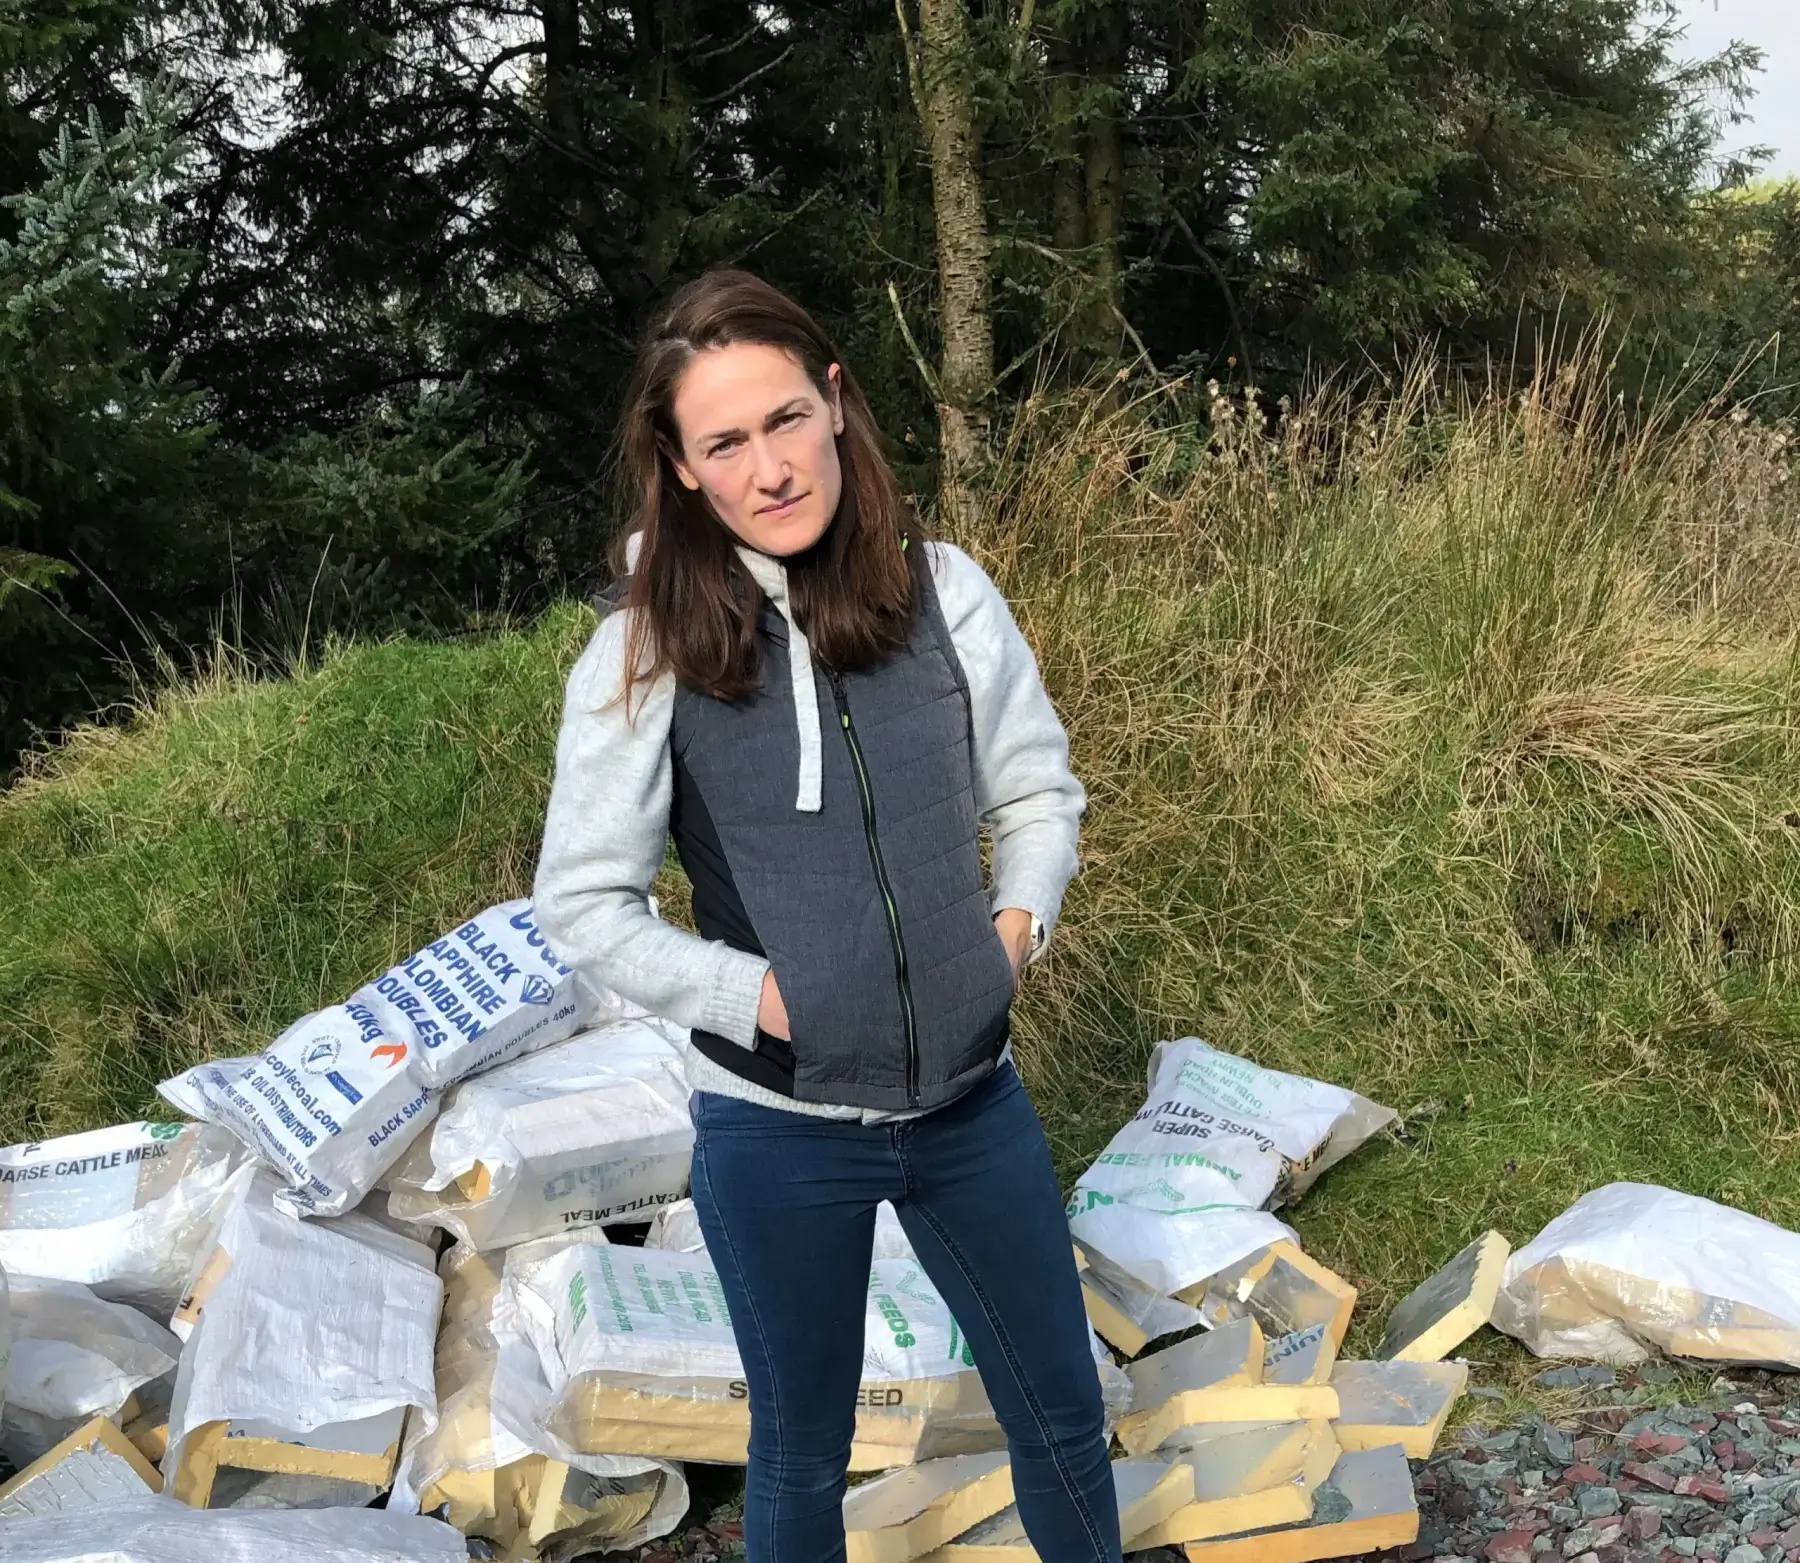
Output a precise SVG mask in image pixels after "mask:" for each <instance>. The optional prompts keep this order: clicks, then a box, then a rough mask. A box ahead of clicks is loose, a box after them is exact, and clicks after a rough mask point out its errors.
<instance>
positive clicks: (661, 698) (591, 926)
mask: <svg viewBox="0 0 1800 1563" xmlns="http://www.w3.org/2000/svg"><path fill="white" fill-rule="evenodd" d="M629 612H630V610H628V609H626V610H621V611H619V612H616V613H613V614H611V615H610V616H609V617H608V618H607V619H606V620H605V621H604V622H602V624H601V625H600V628H599V630H598V631H597V632H596V633H595V635H594V638H593V639H592V640H591V641H589V642H588V646H587V649H586V650H585V651H584V652H583V653H582V654H581V657H580V659H579V660H578V661H577V662H576V664H575V667H574V670H573V671H572V672H571V673H570V675H569V683H568V690H567V693H566V695H565V698H564V704H563V719H562V730H561V732H560V733H559V734H558V736H557V740H556V779H555V781H554V782H553V783H552V785H551V788H550V803H549V807H548V809H547V810H546V813H545V817H544V846H543V852H542V854H541V855H540V857H539V859H538V871H537V883H536V886H535V888H534V891H533V903H534V905H535V907H536V912H537V919H538V923H539V926H541V927H542V928H543V930H544V933H545V934H546V935H547V936H548V938H549V940H550V943H551V946H552V947H553V948H554V949H555V950H556V953H557V954H558V955H560V956H561V957H562V959H563V960H565V961H566V962H568V963H569V964H570V965H571V966H573V967H574V968H575V970H576V971H578V972H579V973H581V975H582V976H583V977H585V978H587V979H588V980H589V981H590V982H592V983H597V984H599V985H601V986H602V987H607V988H611V989H612V990H613V991H614V992H616V993H619V994H622V995H623V996H624V997H625V998H627V999H630V1000H632V1001H633V1002H634V1003H637V1004H641V1005H643V1007H644V1008H645V1009H647V1010H649V1011H650V1012H651V1013H652V1014H656V1015H662V1016H666V1017H667V1018H668V1019H670V1020H673V1021H675V1022H676V1023H677V1024H678V1025H683V1026H698V1027H700V1028H701V1029H703V1030H706V1031H713V1032H716V1033H718V1034H719V1035H720V1036H723V1037H729V1038H730V1039H731V1040H732V1041H733V1042H737V1043H740V1044H742V1045H743V1046H745V1047H748V1046H751V1045H752V1044H753V1043H754V1041H755V1037H756V1010H757V1005H758V1003H759V1002H760V1000H761V997H762V980H763V973H764V972H765V971H767V970H768V962H767V961H765V960H763V959H762V957H760V956H755V955H746V954H744V953H743V952H742V951H741V950H734V949H732V948H731V947H730V946H729V945H725V944H721V943H718V942H717V941H715V940H708V939H702V938H700V937H699V935H697V934H692V933H688V932H686V931H685V930H683V929H680V928H677V927H675V926H674V925H673V924H671V923H666V922H664V921H663V920H662V919H661V918H660V917H658V916H657V915H656V914H655V913H654V912H652V911H651V910H650V885H651V881H652V880H653V879H654V878H655V877H656V871H657V869H658V868H660V867H661V866H662V861H663V856H664V854H665V852H666V851H667V850H668V841H669V803H670V797H671V792H672V787H673V774H672V769H673V768H672V763H671V761H670V758H669V722H670V718H671V716H672V715H673V712H674V709H675V681H674V679H673V678H672V677H669V676H667V675H665V676H664V677H662V678H659V679H657V680H656V681H655V682H654V683H652V684H650V685H648V686H642V685H640V686H639V688H638V690H637V692H636V693H635V694H634V695H633V697H632V710H631V713H630V715H629V716H627V714H626V710H625V702H624V701H623V700H621V699H619V698H618V694H619V690H620V689H621V687H622V685H623V673H624V667H625V634H626V628H627V625H628V623H629Z"/></svg>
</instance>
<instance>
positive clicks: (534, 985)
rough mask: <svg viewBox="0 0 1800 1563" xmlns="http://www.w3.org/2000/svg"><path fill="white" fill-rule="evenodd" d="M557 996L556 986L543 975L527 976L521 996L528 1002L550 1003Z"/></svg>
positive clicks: (520, 991)
mask: <svg viewBox="0 0 1800 1563" xmlns="http://www.w3.org/2000/svg"><path fill="white" fill-rule="evenodd" d="M555 996H556V988H555V987H554V985H552V984H551V983H550V982H548V981H546V980H545V979H544V978H542V977H527V978H526V979H525V985H524V987H522V988H521V989H520V990H519V997H520V998H521V999H523V1000H524V1001H525V1002H526V1003H527V1004H548V1003H549V1002H550V1000H551V999H553V998H554V997H555Z"/></svg>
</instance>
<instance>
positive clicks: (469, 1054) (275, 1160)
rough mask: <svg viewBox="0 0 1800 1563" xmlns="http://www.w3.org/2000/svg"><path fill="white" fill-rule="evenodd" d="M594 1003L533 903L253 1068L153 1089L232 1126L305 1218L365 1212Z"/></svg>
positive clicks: (288, 1033) (366, 995)
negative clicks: (440, 1135)
mask: <svg viewBox="0 0 1800 1563" xmlns="http://www.w3.org/2000/svg"><path fill="white" fill-rule="evenodd" d="M618 1003H619V1001H617V1000H614V999H612V998H611V997H610V996H596V995H593V994H591V993H590V992H589V990H587V989H585V988H583V987H582V986H581V985H580V983H579V981H578V979H577V978H576V977H575V976H574V974H573V973H572V972H570V970H569V969H568V968H567V967H566V966H564V965H563V964H562V963H561V962H560V961H559V960H557V958H556V957H555V955H553V954H552V953H551V951H550V948H549V946H548V945H547V944H546V943H545V942H544V937H543V935H542V934H541V933H540V932H539V931H538V928H537V924H536V922H535V921H534V920H533V918H532V915H531V906H530V903H529V902H526V901H508V902H505V903H503V904H502V905H500V906H495V907H490V908H489V909H488V910H487V911H485V912H482V913H481V914H480V915H478V916H476V917H472V918H470V919H469V920H468V921H467V922H466V923H464V924H462V925H461V926H460V927H458V928H456V929H455V930H453V931H452V932H450V933H447V934H445V935H444V936H443V937H442V938H441V939H438V940H435V941H434V942H433V943H431V944H430V945H427V946H426V947H425V948H424V949H423V950H420V951H418V952H416V953H415V954H413V955H412V956H410V957H408V958H407V959H406V960H405V961H402V962H401V963H400V964H399V965H398V966H395V967H392V968H391V969H390V970H388V971H386V972H384V973H383V974H382V975H381V976H379V977H377V978H376V979H375V980H374V981H373V982H369V983H365V984H364V985H363V986H362V987H360V988H358V989H357V990H356V992H354V993H353V994H351V995H350V997H349V998H348V999H346V1000H345V1001H344V1002H343V1003H341V1004H334V1005H332V1006H331V1007H329V1008H328V1009H323V1010H320V1011H318V1012H317V1013H316V1014H312V1015H307V1016H304V1017H302V1018H301V1019H300V1020H297V1021H295V1022H294V1024H293V1025H291V1026H289V1027H288V1028H287V1029H286V1030H285V1031H283V1032H282V1033H281V1035H280V1036H278V1037H276V1038H275V1040H274V1041H273V1042H271V1043H270V1044H269V1045H268V1047H267V1048H265V1049H264V1050H263V1052H262V1053H260V1054H259V1055H257V1056H256V1057H254V1058H231V1059H215V1060H213V1061H212V1062H210V1063H206V1064H201V1065H198V1066H196V1067H195V1068H193V1069H190V1070H187V1071H186V1072H185V1073H183V1074H179V1075H176V1076H175V1077H174V1078H173V1079H170V1080H165V1081H163V1082H162V1083H161V1084H160V1085H159V1086H158V1087H157V1090H158V1091H159V1092H161V1094H162V1095H163V1097H164V1098H165V1099H166V1100H168V1101H169V1102H171V1103H173V1104H174V1105H175V1106H176V1107H178V1108H180V1109H181V1110H182V1111H183V1112H185V1113H187V1114H189V1115H190V1116H191V1117H195V1118H200V1119H203V1120H204V1121H206V1122H208V1123H218V1124H223V1125H224V1126H225V1127H227V1128H229V1129H230V1130H232V1132H233V1133H235V1134H236V1135H237V1136H238V1137H239V1138H240V1139H242V1140H243V1142H244V1143H245V1144H246V1145H248V1146H249V1147H250V1148H251V1149H252V1150H254V1151H255V1152H256V1153H257V1154H258V1155H260V1156H261V1157H262V1158H263V1159H264V1160H265V1161H266V1162H267V1163H268V1164H269V1165H270V1166H271V1167H273V1168H274V1169H275V1170H276V1171H277V1172H279V1173H280V1174H281V1176H282V1177H283V1179H284V1180H285V1181H286V1183H287V1185H288V1186H287V1188H285V1189H284V1190H283V1191H282V1192H281V1193H280V1195H278V1196H277V1197H278V1200H279V1202H280V1203H281V1205H282V1206H283V1207H284V1208H286V1209H289V1210H292V1211H294V1212H295V1213H297V1214H302V1215H327V1216H330V1215H341V1214H342V1213H343V1212H345V1211H347V1210H350V1209H353V1208H354V1207H355V1206H356V1205H357V1204H359V1203H360V1202H361V1201H362V1198H363V1196H364V1195H365V1194H367V1193H368V1192H369V1190H370V1189H372V1188H373V1187H374V1186H375V1184H376V1182H377V1181H378V1180H379V1179H380V1178H381V1177H382V1175H383V1174H384V1173H385V1172H386V1171H387V1170H388V1169H389V1168H390V1167H391V1166H393V1165H394V1163H395V1162H396V1161H398V1160H399V1158H400V1156H401V1155H402V1153H403V1152H404V1151H405V1150H406V1148H407V1147H408V1146H409V1145H410V1144H411V1143H412V1142H413V1140H414V1139H416V1138H417V1137H418V1135H419V1134H420V1133H421V1132H422V1131H423V1130H424V1128H425V1127H426V1125H427V1124H429V1123H430V1122H431V1120H432V1118H433V1117H434V1116H435V1115H436V1113H437V1110H438V1105H439V1097H440V1095H441V1094H442V1092H443V1090H444V1088H445V1087H446V1086H448V1085H449V1084H451V1083H452V1082H453V1081H456V1080H459V1079H462V1078H464V1077H465V1076H467V1075H471V1074H473V1073H475V1072H476V1071H478V1070H481V1069H486V1068H491V1067H493V1066H494V1065H496V1064H500V1063H504V1062H505V1061H506V1060H507V1059H509V1058H515V1057H518V1056H519V1055H520V1054H522V1053H524V1052H526V1051H528V1050H530V1049H532V1048H537V1047H544V1046H547V1045H549V1044H550V1043H552V1042H558V1041H561V1040H562V1039H563V1038H564V1037H567V1036H569V1035H571V1034H572V1033H573V1032H574V1031H575V1030H576V1029H577V1028H578V1027H579V1026H580V1025H581V1024H582V1021H583V1019H584V1018H586V1017H591V1016H593V1015H594V1013H595V1011H596V1010H599V1011H600V1012H602V1013H604V1014H606V1015H607V1016H608V1017H609V1018H610V1015H611V1013H612V1009H611V1008H608V1006H613V1007H614V1008H616V1007H617V1006H618Z"/></svg>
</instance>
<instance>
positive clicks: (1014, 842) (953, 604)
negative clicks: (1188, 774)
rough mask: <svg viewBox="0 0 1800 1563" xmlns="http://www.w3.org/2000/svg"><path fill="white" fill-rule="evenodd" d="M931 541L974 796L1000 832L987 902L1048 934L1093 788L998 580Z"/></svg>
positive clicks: (1070, 869) (988, 821)
mask: <svg viewBox="0 0 1800 1563" xmlns="http://www.w3.org/2000/svg"><path fill="white" fill-rule="evenodd" d="M926 546H927V548H928V549H929V558H930V560H931V567H932V580H933V582H934V583H935V585H936V586H937V592H938V602H939V604H940V606H941V607H942V608H943V611H944V618H945V620H946V622H947V623H948V624H949V626H950V640H951V643H952V645H954V646H955V648H956V655H957V658H958V660H959V661H960V662H961V663H962V667H963V677H964V678H965V679H966V680H967V681H968V685H969V706H970V714H971V717H972V719H973V725H974V737H975V801H976V806H977V808H979V809H980V811H981V820H982V823H983V824H984V825H986V826H987V827H988V828H989V830H990V831H991V832H992V834H993V838H994V868H993V886H992V893H991V898H990V904H991V905H992V907H993V908H994V910H995V911H999V910H1000V909H1001V908H1002V907H1008V906H1013V907H1018V908H1019V909H1020V910H1021V911H1026V912H1029V913H1031V915H1032V916H1033V917H1035V918H1036V919H1037V920H1038V922H1039V924H1040V925H1041V927H1042V928H1043V929H1044V931H1045V932H1046V933H1048V931H1049V930H1050V928H1051V927H1052V926H1053V925H1054V924H1055V922H1056V915H1057V912H1058V911H1059V910H1060V908H1061V906H1062V898H1063V891H1064V889H1065V888H1066V887H1067V885H1068V883H1069V880H1070V879H1071V878H1073V877H1074V874H1075V869H1076V867H1077V859H1076V855H1075V843H1076V838H1077V836H1078V834H1079V832H1080V828H1081V816H1082V813H1083V811H1084V810H1085V809H1086V807H1087V795H1086V793H1085V792H1083V791H1082V787H1081V783H1080V782H1078V781H1077V780H1076V779H1075V777H1074V775H1073V774H1072V773H1071V772H1070V770H1069V739H1068V735H1067V734H1066V733H1065V732H1064V731H1063V726H1062V723H1061V721H1060V720H1058V718H1057V715H1056V708H1055V707H1054V706H1052V705H1051V704H1050V696H1049V695H1048V694H1047V693H1045V690H1044V684H1043V680H1042V679H1041V678H1039V677H1038V669H1037V659H1036V658H1035V657H1033V656H1032V654H1031V647H1030V646H1029V645H1027V644H1026V642H1025V637H1024V636H1023V635H1022V634H1020V633H1019V626H1018V625H1017V624H1016V623H1014V622H1013V616H1012V612H1011V610H1010V609H1009V608H1008V607H1007V605H1006V599H1005V598H1004V597H1002V596H1001V595H1000V591H999V588H998V587H996V586H995V585H994V583H993V582H992V581H990V580H989V579H988V577H987V574H986V572H985V571H983V570H982V568H981V566H980V565H978V564H977V563H976V562H975V561H974V560H973V559H971V558H970V557H969V556H968V555H967V554H966V553H964V552H963V551H962V550H961V549H960V548H955V547H952V546H951V545H950V544H948V543H929V544H927V545H926Z"/></svg>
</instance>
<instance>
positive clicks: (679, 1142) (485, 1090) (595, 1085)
mask: <svg viewBox="0 0 1800 1563" xmlns="http://www.w3.org/2000/svg"><path fill="white" fill-rule="evenodd" d="M686 1043H687V1033H686V1032H685V1031H684V1030H682V1029H681V1028H680V1027H677V1026H673V1025H670V1024H668V1023H667V1022H664V1021H658V1020H650V1019H643V1020H622V1021H616V1022H614V1023H613V1024H611V1025H608V1026H604V1027H602V1028H600V1029H599V1030H595V1031H587V1032H583V1033H582V1034H581V1035H579V1036H575V1037H571V1038H570V1039H569V1040H568V1041H566V1042H559V1043H557V1044H556V1045H555V1046H553V1047H548V1048H543V1049H539V1050H538V1051H535V1052H533V1053H530V1054H529V1055H527V1056H525V1057H522V1058H517V1059H514V1060H513V1061H512V1062H510V1063H507V1064H503V1065H501V1066H500V1067H499V1068H497V1069H491V1070H489V1071H488V1072H487V1073H485V1074H482V1075H479V1076H477V1077H476V1078H474V1079H472V1080H465V1081H464V1082H463V1083H462V1084H460V1085H458V1086H456V1087H454V1088H453V1090H452V1092H451V1094H450V1096H449V1097H448V1098H447V1100H446V1103H445V1105H444V1108H443V1110H442V1112H440V1114H439V1115H438V1119H437V1122H436V1123H435V1124H433V1125H432V1129H431V1132H430V1134H428V1135H421V1136H420V1137H419V1138H418V1140H417V1141H415V1142H414V1144H413V1146H412V1148H411V1149H410V1150H409V1151H408V1152H407V1154H406V1156H405V1158H404V1159H403V1160H402V1161H401V1162H400V1164H399V1165H398V1166H397V1167H396V1168H395V1169H394V1171H393V1172H392V1173H391V1174H390V1175H389V1179H388V1186H389V1190H390V1193H389V1196H388V1213H389V1214H390V1215H392V1216H394V1217H395V1218H397V1219H399V1220H401V1221H405V1222H409V1223H413V1224H415V1225H419V1226H440V1227H443V1228H444V1229H445V1230H447V1231H449V1232H452V1233H454V1234H455V1235H456V1237H457V1238H458V1239H460V1240H461V1241H462V1242H464V1243H467V1244H469V1245H470V1246H472V1247H475V1248H479V1249H493V1248H510V1247H512V1246H513V1245H514V1244H517V1243H523V1242H529V1241H531V1240H532V1239H534V1238H540V1237H548V1236H550V1235H552V1234H554V1233H557V1232H563V1231H568V1230H571V1229H574V1228H577V1227H583V1226H593V1225H598V1224H600V1223H603V1222H608V1221H627V1220H634V1219H635V1220H643V1219H645V1218H646V1217H648V1216H649V1215H651V1214H652V1213H653V1212H654V1211H655V1210H656V1209H658V1208H659V1207H660V1206H662V1205H665V1204H667V1203H669V1202H670V1201H671V1200H675V1199H679V1198H680V1197H681V1196H682V1195H683V1194H684V1193H685V1192H686V1190H687V1180H688V1166H689V1163H690V1161H691V1160H692V1158H693V1149H694V1126H693V1121H692V1119H691V1118H690V1117H689V1114H688V1094H689V1093H688V1086H687V1080H686V1078H685V1076H684V1074H683V1069H682V1056H683V1051H684V1049H685V1047H686Z"/></svg>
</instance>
